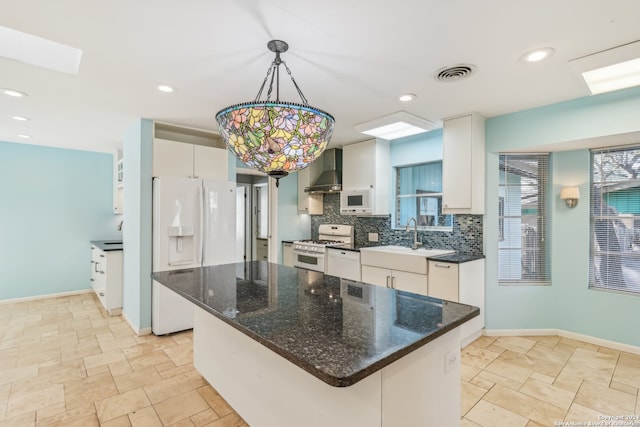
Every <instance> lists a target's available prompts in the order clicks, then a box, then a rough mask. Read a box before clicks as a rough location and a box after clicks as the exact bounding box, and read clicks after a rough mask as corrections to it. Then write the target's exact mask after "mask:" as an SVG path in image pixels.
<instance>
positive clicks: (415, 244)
mask: <svg viewBox="0 0 640 427" xmlns="http://www.w3.org/2000/svg"><path fill="white" fill-rule="evenodd" d="M411 221H413V246H411V249H413V250H414V251H415V250H416V249H418V248H419V247H420V246H422V242H419V241H418V221H416V219H415V218H413V217H412V218H409V221H407V228H406V231H409V227H411Z"/></svg>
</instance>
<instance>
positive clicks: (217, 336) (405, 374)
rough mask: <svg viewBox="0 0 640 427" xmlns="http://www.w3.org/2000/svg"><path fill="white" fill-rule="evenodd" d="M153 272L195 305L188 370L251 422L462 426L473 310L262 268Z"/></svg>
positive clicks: (315, 275) (296, 271)
mask: <svg viewBox="0 0 640 427" xmlns="http://www.w3.org/2000/svg"><path fill="white" fill-rule="evenodd" d="M152 276H153V278H154V279H155V280H156V281H158V282H159V283H161V284H163V285H164V286H167V287H168V288H169V289H171V290H173V291H175V292H176V293H178V294H179V295H181V296H183V297H184V298H186V299H187V300H189V301H191V302H193V303H194V304H195V308H194V338H193V340H194V365H195V367H196V369H198V371H199V372H200V373H201V374H202V375H203V377H204V378H205V379H206V380H207V381H208V382H209V383H210V384H211V385H212V386H213V387H215V388H216V390H218V391H219V392H220V394H221V395H222V396H223V397H224V398H225V399H226V400H227V401H228V402H229V403H230V404H231V406H232V407H234V409H236V410H237V411H238V413H239V414H240V416H242V417H243V418H244V419H245V420H246V421H247V422H248V423H249V424H250V425H252V426H276V425H278V426H283V425H284V426H289V425H291V426H294V425H295V426H297V425H306V426H324V425H350V426H371V425H379V426H380V425H381V426H394V425H417V424H424V423H426V424H427V425H454V424H455V423H457V422H459V419H460V377H459V376H460V338H459V337H460V334H459V332H460V328H459V326H460V325H462V324H464V323H465V322H467V321H469V320H471V319H472V318H474V317H476V316H478V315H479V312H480V310H479V309H478V308H477V307H473V306H469V305H465V304H458V303H454V302H449V301H443V300H440V299H435V298H430V297H425V296H420V295H415V294H411V293H407V292H401V291H397V290H394V289H388V288H385V287H380V286H374V285H367V284H364V283H360V282H353V281H349V280H344V279H340V278H337V277H334V276H329V275H324V274H322V273H318V272H314V271H310V270H306V269H299V268H291V267H286V266H283V265H279V264H272V263H267V262H262V261H254V262H250V263H239V264H227V265H219V266H210V267H201V268H193V269H183V270H175V271H167V272H159V273H154V274H153V275H152ZM445 361H446V363H445ZM445 364H446V367H445V366H444V365H445ZM383 407H384V408H385V409H384V411H383V410H382V408H383ZM407 408H411V409H410V410H407Z"/></svg>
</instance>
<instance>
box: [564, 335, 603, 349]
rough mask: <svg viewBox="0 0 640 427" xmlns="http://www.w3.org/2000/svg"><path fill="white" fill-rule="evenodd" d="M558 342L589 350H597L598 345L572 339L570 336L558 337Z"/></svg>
mask: <svg viewBox="0 0 640 427" xmlns="http://www.w3.org/2000/svg"><path fill="white" fill-rule="evenodd" d="M560 343H561V344H566V345H570V346H572V347H576V348H584V349H586V350H591V351H598V347H599V346H598V345H595V344H591V343H588V342H584V341H578V340H574V339H572V338H566V337H562V338H560Z"/></svg>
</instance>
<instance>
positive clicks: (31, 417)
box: [0, 411, 36, 427]
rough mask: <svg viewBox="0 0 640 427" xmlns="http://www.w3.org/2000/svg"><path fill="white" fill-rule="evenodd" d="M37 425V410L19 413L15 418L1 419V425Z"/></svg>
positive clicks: (15, 426) (2, 426) (6, 426)
mask: <svg viewBox="0 0 640 427" xmlns="http://www.w3.org/2000/svg"><path fill="white" fill-rule="evenodd" d="M35 425H36V411H32V412H29V413H26V414H22V415H18V416H17V417H13V418H6V419H4V420H2V421H0V427H30V426H35Z"/></svg>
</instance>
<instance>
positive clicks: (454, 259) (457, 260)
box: [339, 244, 484, 264]
mask: <svg viewBox="0 0 640 427" xmlns="http://www.w3.org/2000/svg"><path fill="white" fill-rule="evenodd" d="M377 246H386V245H378V244H371V245H359V246H355V247H353V248H345V247H340V248H339V249H344V250H347V251H354V252H360V250H361V249H364V248H375V247H377ZM427 258H429V259H432V260H436V261H442V262H450V263H454V264H462V263H465V262H470V261H475V260H478V259H484V255H482V254H480V255H473V254H462V253H459V252H455V253H452V254H445V255H437V256H429V257H427Z"/></svg>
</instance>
